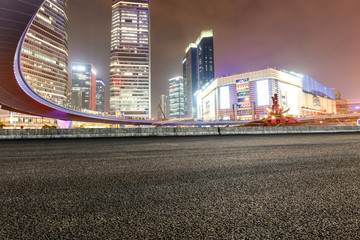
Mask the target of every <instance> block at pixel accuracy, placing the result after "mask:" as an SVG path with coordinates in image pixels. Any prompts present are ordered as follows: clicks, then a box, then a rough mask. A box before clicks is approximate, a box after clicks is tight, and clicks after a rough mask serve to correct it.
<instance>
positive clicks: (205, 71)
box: [196, 30, 215, 88]
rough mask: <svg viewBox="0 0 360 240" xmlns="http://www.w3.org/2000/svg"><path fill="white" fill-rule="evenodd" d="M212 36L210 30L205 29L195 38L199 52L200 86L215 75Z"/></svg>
mask: <svg viewBox="0 0 360 240" xmlns="http://www.w3.org/2000/svg"><path fill="white" fill-rule="evenodd" d="M213 36H214V35H213V31H212V30H205V31H203V32H202V33H201V35H200V36H199V38H198V39H197V40H196V45H197V47H198V54H199V56H198V61H199V82H200V87H201V88H202V87H203V86H205V85H206V84H207V83H209V82H211V80H213V79H214V77H215V70H214V37H213Z"/></svg>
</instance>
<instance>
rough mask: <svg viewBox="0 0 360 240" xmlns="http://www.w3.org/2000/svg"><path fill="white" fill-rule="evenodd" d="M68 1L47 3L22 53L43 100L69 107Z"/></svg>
mask: <svg viewBox="0 0 360 240" xmlns="http://www.w3.org/2000/svg"><path fill="white" fill-rule="evenodd" d="M66 10H67V0H47V1H46V2H45V3H44V4H43V5H42V7H41V9H40V11H39V12H38V13H37V15H36V16H35V19H34V22H33V24H32V25H31V27H30V29H29V31H28V32H27V34H26V37H25V40H24V44H23V47H22V51H21V69H22V73H23V76H24V78H25V80H26V82H27V83H28V84H29V86H30V87H31V88H32V89H33V90H34V91H35V92H36V93H38V94H39V95H40V96H42V97H43V98H45V99H47V100H50V101H52V102H54V103H56V104H59V105H65V98H66V93H67V84H68V23H67V22H68V19H67V15H66Z"/></svg>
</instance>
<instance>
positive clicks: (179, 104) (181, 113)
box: [169, 76, 186, 119]
mask: <svg viewBox="0 0 360 240" xmlns="http://www.w3.org/2000/svg"><path fill="white" fill-rule="evenodd" d="M185 105H186V102H185V85H184V79H183V78H182V77H180V76H179V77H175V78H171V79H170V80H169V113H170V119H175V118H183V117H185V116H186V112H185Z"/></svg>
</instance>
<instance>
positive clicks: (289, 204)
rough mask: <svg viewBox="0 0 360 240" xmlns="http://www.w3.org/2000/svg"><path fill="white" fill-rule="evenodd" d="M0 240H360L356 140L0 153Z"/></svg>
mask: <svg viewBox="0 0 360 240" xmlns="http://www.w3.org/2000/svg"><path fill="white" fill-rule="evenodd" d="M0 239H360V135H359V134H337V135H288V136H229V137H226V136H218V137H193V138H190V137H186V138H177V137H176V138H133V139H88V140H36V141H12V142H10V141H0Z"/></svg>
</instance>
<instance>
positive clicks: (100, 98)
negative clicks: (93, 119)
mask: <svg viewBox="0 0 360 240" xmlns="http://www.w3.org/2000/svg"><path fill="white" fill-rule="evenodd" d="M104 95H105V83H104V81H103V80H102V79H100V78H99V79H96V111H98V112H104Z"/></svg>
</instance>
